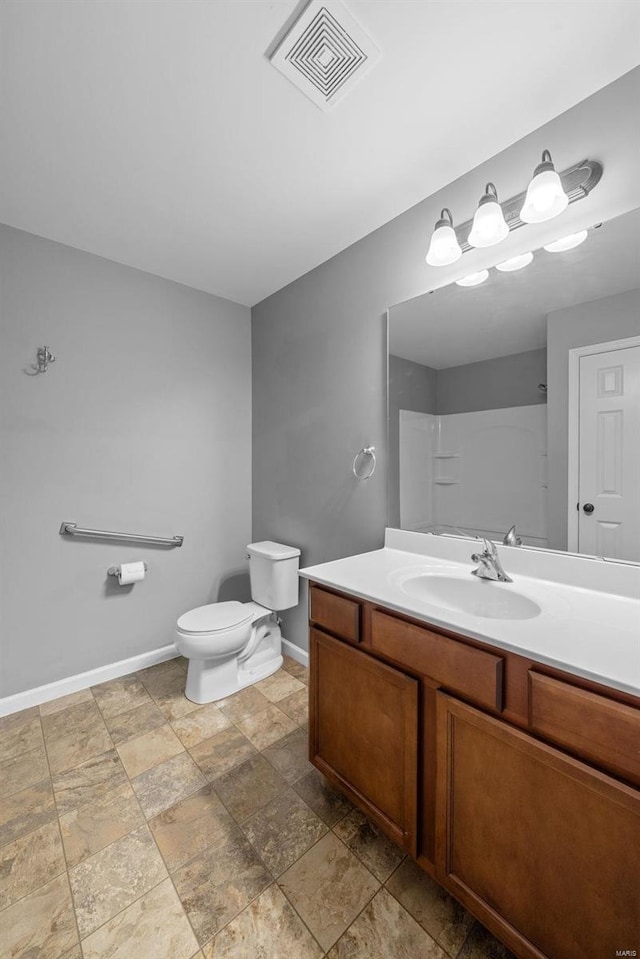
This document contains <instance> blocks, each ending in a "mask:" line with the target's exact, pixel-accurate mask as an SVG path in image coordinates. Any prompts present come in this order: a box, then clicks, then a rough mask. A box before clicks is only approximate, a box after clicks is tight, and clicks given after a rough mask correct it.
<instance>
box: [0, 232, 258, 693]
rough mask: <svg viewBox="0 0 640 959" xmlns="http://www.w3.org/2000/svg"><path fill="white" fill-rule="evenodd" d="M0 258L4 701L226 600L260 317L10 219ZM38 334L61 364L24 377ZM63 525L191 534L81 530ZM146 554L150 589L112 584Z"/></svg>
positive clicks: (136, 645)
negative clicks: (177, 539)
mask: <svg viewBox="0 0 640 959" xmlns="http://www.w3.org/2000/svg"><path fill="white" fill-rule="evenodd" d="M0 267H1V281H2V287H1V289H2V294H1V295H2V299H1V304H0V330H1V337H2V350H1V351H0V391H1V392H0V400H1V402H0V430H1V446H0V449H1V457H2V458H1V462H0V524H1V531H2V547H1V551H0V590H1V593H0V598H1V607H0V608H1V611H2V624H1V625H2V650H1V655H2V670H1V672H2V687H1V695H8V694H10V693H14V692H18V691H21V690H24V689H27V688H31V687H34V686H38V685H40V684H43V683H47V682H50V681H52V680H56V679H60V678H63V677H66V676H69V675H73V674H75V673H78V672H81V671H83V670H87V669H91V668H93V667H96V666H100V665H104V664H107V663H112V662H115V661H117V660H120V659H124V658H128V657H129V656H133V655H135V654H137V653H141V652H144V651H146V650H151V649H155V648H157V647H160V646H163V645H165V644H166V643H170V642H172V640H173V632H174V626H175V622H176V619H177V617H178V616H179V615H180V613H182V612H184V611H185V610H187V609H190V608H192V607H193V606H197V605H200V604H201V603H205V602H207V601H211V600H215V599H217V598H218V595H219V594H221V595H222V598H230V596H229V593H230V592H233V588H232V587H233V585H235V584H234V583H233V582H232V580H230V579H229V578H230V577H232V575H233V573H234V571H237V570H239V569H243V568H244V566H245V563H244V552H245V550H244V547H245V544H246V543H248V542H250V539H251V537H250V515H251V490H250V480H251V447H250V443H251V382H250V375H251V340H250V337H251V328H250V314H249V310H248V309H247V308H245V307H242V306H238V305H237V304H234V303H231V302H229V301H228V300H222V299H219V298H217V297H214V296H210V295H208V294H206V293H199V292H197V291H195V290H191V289H189V288H187V287H185V286H180V285H178V284H176V283H171V282H168V281H166V280H162V279H160V278H158V277H155V276H151V275H149V274H147V273H142V272H139V271H137V270H132V269H128V268H127V267H123V266H120V265H118V264H116V263H112V262H110V261H108V260H104V259H101V258H99V257H96V256H91V255H89V254H86V253H80V252H79V251H77V250H74V249H71V248H70V247H66V246H62V245H60V244H58V243H52V242H50V241H48V240H43V239H40V238H38V237H35V236H32V235H30V234H28V233H22V232H20V231H18V230H13V229H11V228H9V227H0ZM45 343H46V344H47V345H48V346H50V347H51V349H52V350H53V352H54V353H55V354H56V356H57V361H56V363H55V364H54V365H52V366H51V367H50V369H49V372H47V373H46V375H41V376H34V377H31V376H27V375H26V373H25V372H24V370H25V368H28V367H29V365H30V364H31V363H32V362H35V351H36V348H37V347H38V346H40V345H43V344H45ZM63 520H66V521H71V522H76V523H78V524H79V525H84V526H88V527H93V528H98V529H100V528H102V529H116V530H124V531H134V532H149V533H152V534H157V535H167V536H168V535H173V534H175V533H182V534H184V536H185V544H184V546H183V547H182V548H181V549H174V550H170V551H167V550H164V551H163V550H160V549H153V548H149V547H131V546H119V545H117V544H104V543H95V542H94V543H92V542H87V541H78V540H71V539H69V538H63V537H61V536H59V535H58V529H59V526H60V523H61V522H62V521H63ZM136 559H143V560H146V562H147V563H148V565H149V572H148V574H147V579H146V581H145V582H144V583H139V584H136V585H135V586H133V587H126V588H121V587H118V586H117V585H115V583H114V580H113V579H112V578H109V579H107V576H106V571H107V567H108V566H109V565H110V564H111V563H119V562H126V561H128V560H136ZM227 581H229V582H227ZM239 598H243V597H239Z"/></svg>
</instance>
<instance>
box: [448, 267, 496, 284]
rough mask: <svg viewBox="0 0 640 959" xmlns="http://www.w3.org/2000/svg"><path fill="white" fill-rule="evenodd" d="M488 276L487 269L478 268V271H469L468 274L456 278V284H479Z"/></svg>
mask: <svg viewBox="0 0 640 959" xmlns="http://www.w3.org/2000/svg"><path fill="white" fill-rule="evenodd" d="M488 276H489V271H488V270H480V272H479V273H470V274H469V276H463V277H462V279H461V280H456V285H457V286H480V284H481V283H484V281H485V280H486V279H487V277H488Z"/></svg>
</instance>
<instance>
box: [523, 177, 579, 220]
mask: <svg viewBox="0 0 640 959" xmlns="http://www.w3.org/2000/svg"><path fill="white" fill-rule="evenodd" d="M568 205H569V197H568V196H567V194H566V193H565V192H564V189H563V187H562V181H561V179H560V177H559V176H558V174H557V173H556V171H555V170H554V169H553V168H552V169H550V170H542V172H540V173H536V174H535V176H534V177H533V179H532V180H531V183H530V184H529V186H528V187H527V196H526V198H525V201H524V206H523V207H522V209H521V210H520V219H521V220H522V221H523V223H544V222H545V220H552V219H553V217H554V216H558V214H560V213H562V212H563V211H564V210H566V209H567V207H568Z"/></svg>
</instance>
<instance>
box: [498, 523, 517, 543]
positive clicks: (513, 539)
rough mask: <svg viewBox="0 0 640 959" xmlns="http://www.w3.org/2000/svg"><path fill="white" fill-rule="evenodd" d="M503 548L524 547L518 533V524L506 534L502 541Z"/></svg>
mask: <svg viewBox="0 0 640 959" xmlns="http://www.w3.org/2000/svg"><path fill="white" fill-rule="evenodd" d="M502 545H503V546H522V540H521V539H520V537H519V536H518V534H517V533H516V524H515V523H514V524H513V526H512V527H511V529H510V530H509V532H508V533H505V535H504V539H503V540H502Z"/></svg>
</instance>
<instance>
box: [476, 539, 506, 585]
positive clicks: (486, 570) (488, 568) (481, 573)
mask: <svg viewBox="0 0 640 959" xmlns="http://www.w3.org/2000/svg"><path fill="white" fill-rule="evenodd" d="M483 543H484V550H483V551H482V552H481V553H473V554H472V556H471V559H472V560H473V562H474V563H478V564H479V565H478V568H477V569H474V570H472V573H473V575H474V576H477V577H478V578H479V579H492V580H495V581H496V582H498V583H512V582H513V580H512V579H511V577H510V576H507V574H506V573H505V571H504V569H503V568H502V563H501V562H500V557H499V556H498V550H497V549H496V547H495V545H494V543H492V542H491V540H489V539H483Z"/></svg>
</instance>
